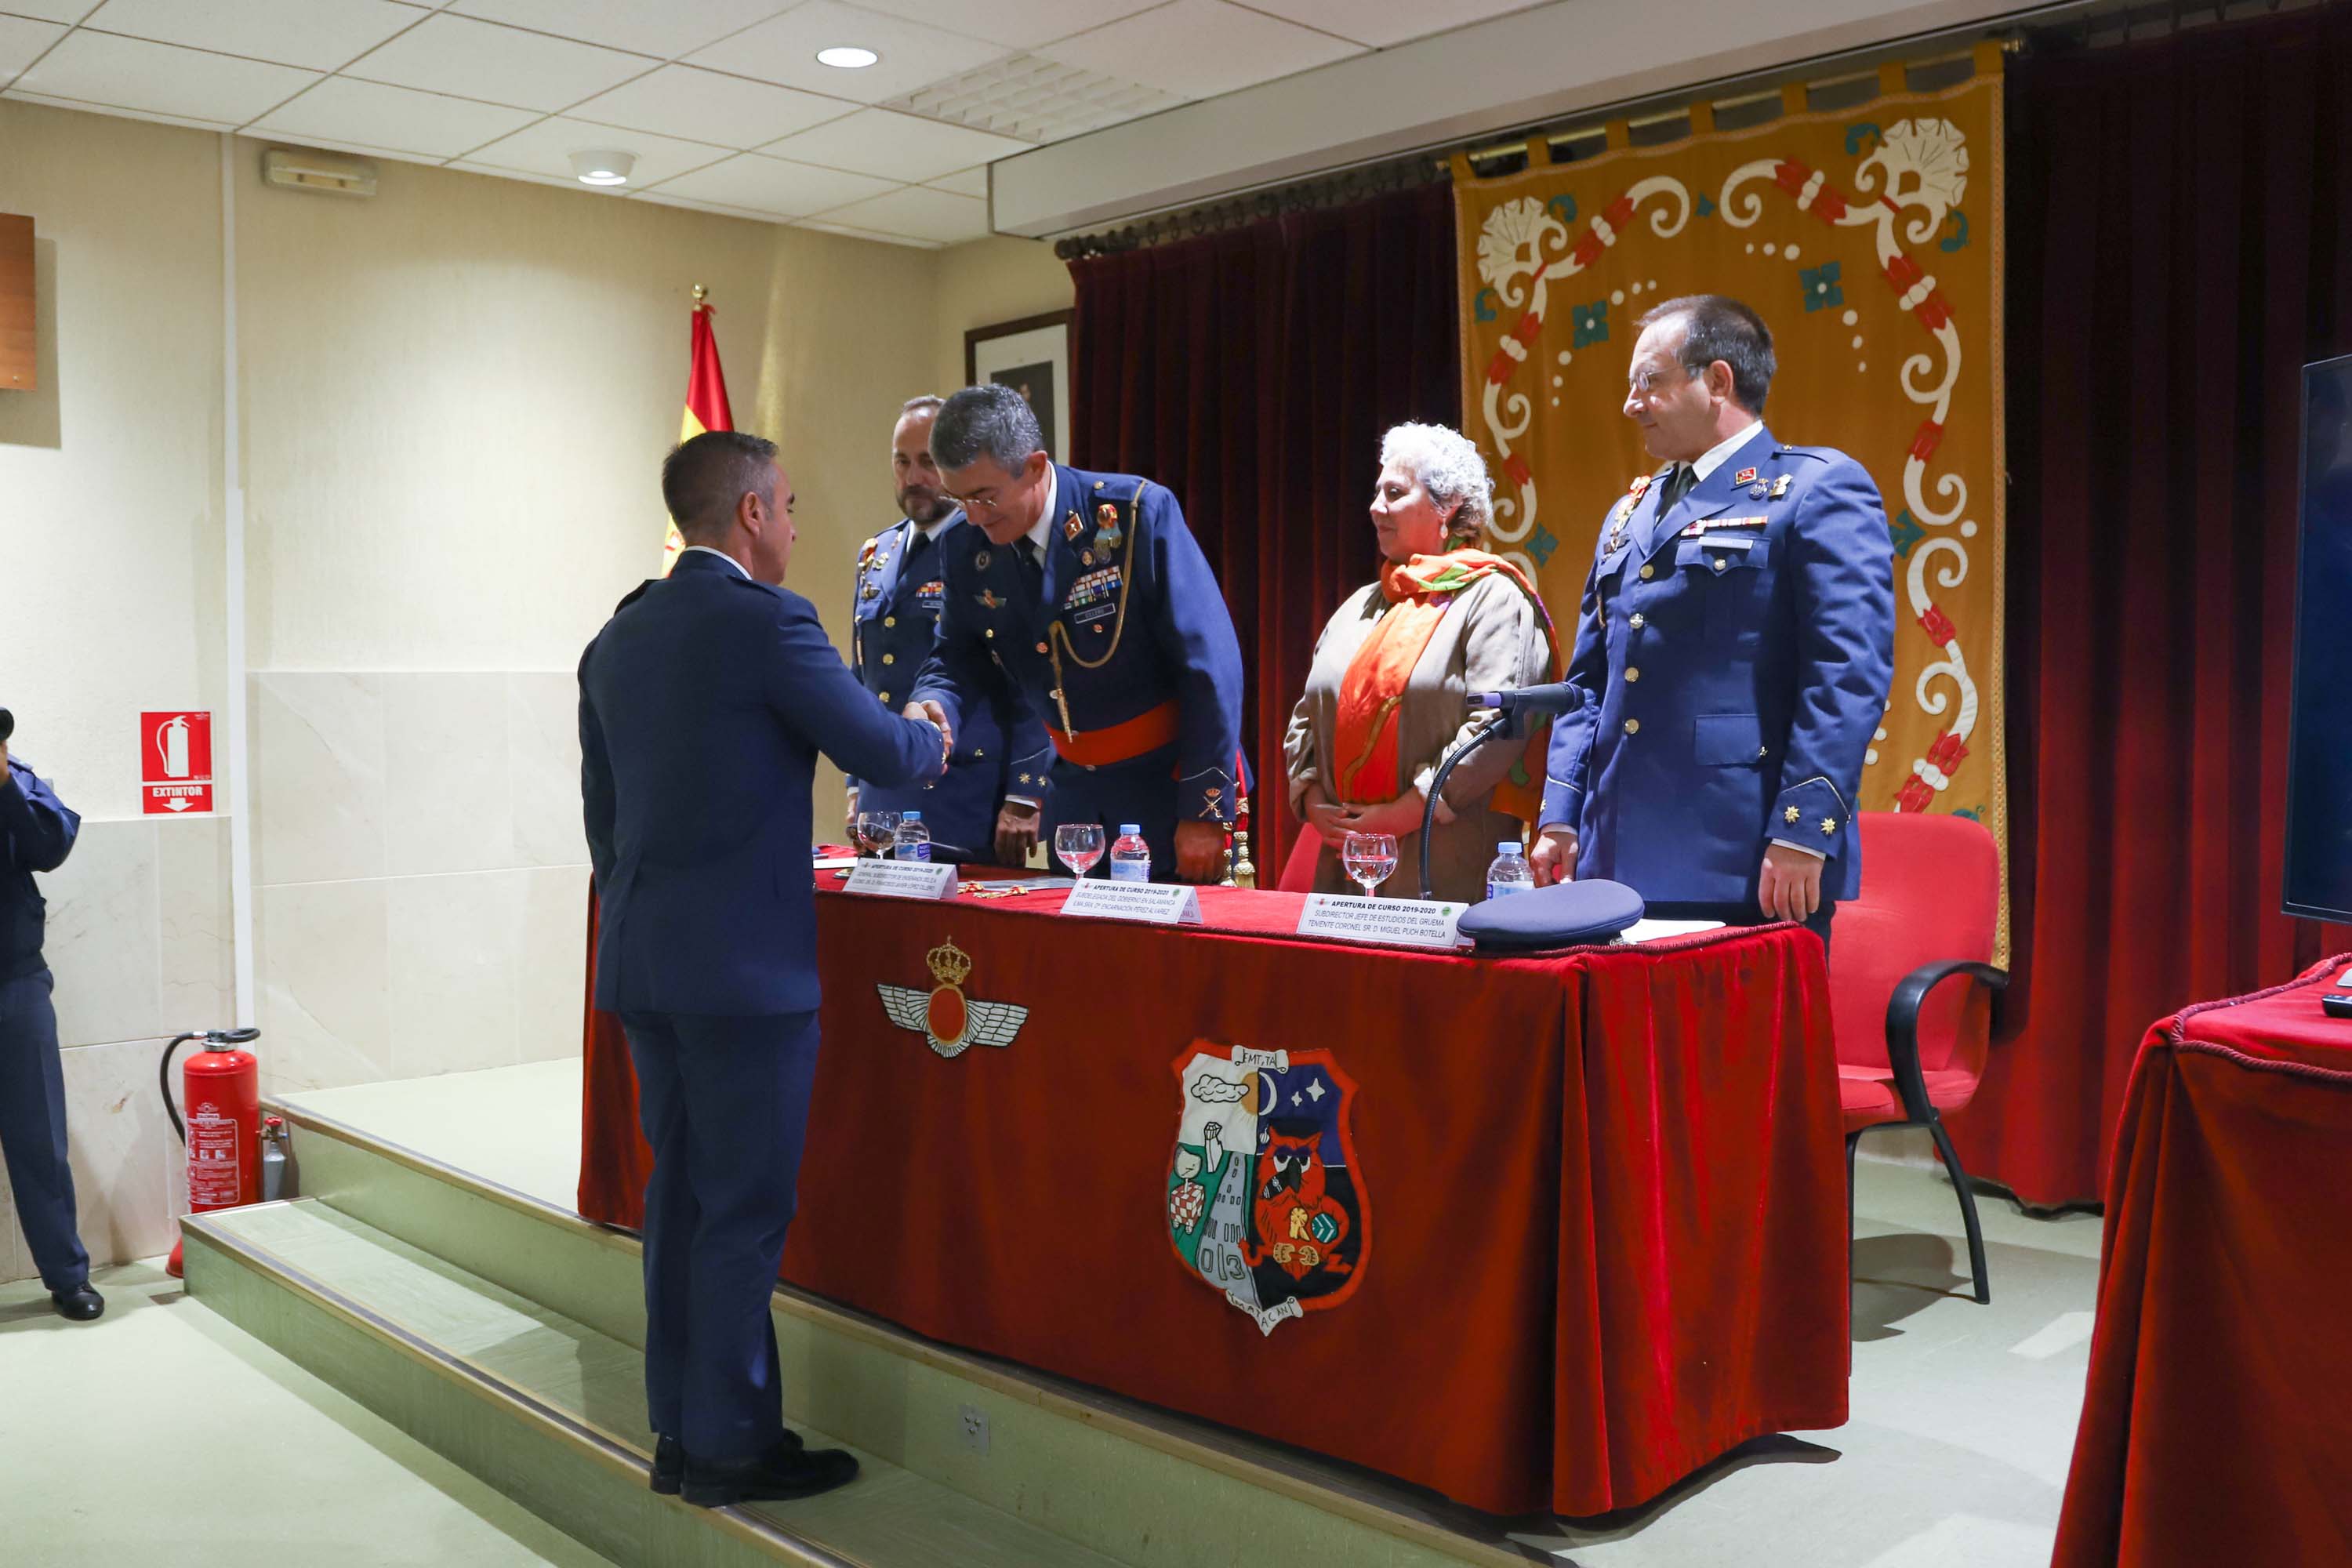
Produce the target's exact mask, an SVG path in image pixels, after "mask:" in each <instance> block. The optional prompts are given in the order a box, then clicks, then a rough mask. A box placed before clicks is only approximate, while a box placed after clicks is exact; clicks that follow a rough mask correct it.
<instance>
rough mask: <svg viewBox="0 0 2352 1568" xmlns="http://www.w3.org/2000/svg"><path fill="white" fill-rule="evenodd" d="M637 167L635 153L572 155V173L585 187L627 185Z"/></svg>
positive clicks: (608, 152)
mask: <svg viewBox="0 0 2352 1568" xmlns="http://www.w3.org/2000/svg"><path fill="white" fill-rule="evenodd" d="M636 166H637V155H636V154H635V153H622V152H618V151H614V150H609V149H608V150H606V151H604V152H601V153H572V174H573V175H574V176H575V177H576V178H577V179H578V180H579V181H580V183H581V184H583V185H625V184H628V183H629V171H630V170H632V169H634V168H635V167H636Z"/></svg>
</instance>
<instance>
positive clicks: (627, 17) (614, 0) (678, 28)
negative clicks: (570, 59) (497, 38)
mask: <svg viewBox="0 0 2352 1568" xmlns="http://www.w3.org/2000/svg"><path fill="white" fill-rule="evenodd" d="M791 4H792V0H688V3H686V4H680V3H679V0H456V3H455V4H453V5H450V7H449V9H450V10H451V11H453V12H456V13H458V14H459V15H462V16H478V17H480V18H481V19H482V20H484V21H486V22H509V23H511V24H513V25H514V26H518V27H531V28H535V29H537V30H538V31H540V32H542V33H553V34H554V35H555V36H556V37H562V38H578V39H581V40H582V41H583V42H586V43H591V44H604V45H606V46H608V47H613V48H615V49H635V51H636V52H637V53H639V54H641V55H658V56H660V57H661V58H663V59H666V60H667V59H675V58H677V57H678V56H680V55H685V54H691V53H693V52H694V51H695V50H696V49H698V48H700V47H703V46H704V45H705V44H709V43H715V42H717V41H718V40H719V39H720V38H723V37H726V36H727V35H728V34H730V33H732V32H735V31H737V30H738V29H739V28H742V27H748V26H751V24H752V23H754V22H759V21H764V20H766V19H767V18H768V17H770V16H774V15H775V14H776V13H777V12H779V11H782V10H784V9H785V8H786V7H787V6H789V5H791Z"/></svg>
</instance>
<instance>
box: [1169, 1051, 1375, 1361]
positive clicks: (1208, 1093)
mask: <svg viewBox="0 0 2352 1568" xmlns="http://www.w3.org/2000/svg"><path fill="white" fill-rule="evenodd" d="M1174 1066H1175V1072H1176V1080H1177V1083H1178V1085H1179V1091H1180V1093H1181V1097H1182V1107H1183V1108H1182V1110H1181V1115H1180V1117H1179V1120H1178V1123H1177V1131H1176V1149H1175V1152H1174V1153H1173V1154H1172V1155H1171V1157H1170V1160H1169V1165H1168V1234H1169V1239H1170V1240H1171V1242H1172V1243H1173V1244H1174V1246H1175V1248H1176V1256H1177V1258H1179V1259H1180V1260H1181V1262H1182V1264H1183V1266H1184V1267H1185V1268H1187V1269H1189V1270H1191V1271H1192V1275H1193V1277H1194V1278H1195V1279H1199V1280H1200V1281H1201V1283H1202V1284H1203V1285H1206V1286H1208V1287H1209V1288H1210V1289H1213V1290H1214V1291H1216V1292H1217V1293H1218V1294H1220V1295H1222V1296H1223V1297H1224V1299H1225V1300H1226V1301H1227V1302H1228V1303H1229V1304H1230V1305H1232V1306H1233V1307H1234V1308H1235V1309H1237V1310H1240V1311H1243V1312H1246V1313H1248V1314H1249V1316H1250V1318H1251V1320H1252V1321H1255V1323H1256V1324H1257V1326H1258V1331H1259V1332H1261V1333H1263V1334H1272V1333H1273V1332H1274V1331H1275V1329H1276V1326H1277V1325H1279V1324H1281V1323H1283V1322H1284V1321H1287V1320H1288V1319H1291V1318H1296V1317H1300V1316H1303V1315H1304V1314H1306V1313H1307V1312H1313V1311H1320V1310H1323V1309H1325V1308H1328V1307H1336V1306H1338V1305H1339V1303H1340V1302H1342V1301H1345V1300H1347V1299H1348V1298H1349V1296H1350V1295H1351V1294H1353V1293H1354V1291H1355V1289H1356V1283H1357V1281H1358V1280H1359V1279H1361V1278H1362V1277H1363V1269H1364V1257H1365V1252H1366V1249H1367V1246H1368V1243H1369V1241H1370V1231H1369V1228H1368V1219H1367V1215H1366V1213H1365V1206H1364V1190H1363V1185H1362V1182H1361V1179H1360V1173H1359V1172H1358V1170H1357V1168H1356V1151H1355V1135H1354V1131H1353V1129H1352V1126H1351V1118H1350V1115H1349V1112H1350V1110H1351V1109H1352V1107H1353V1106H1354V1103H1355V1095H1356V1085H1355V1083H1354V1081H1353V1080H1352V1079H1349V1077H1348V1076H1347V1074H1345V1073H1343V1072H1341V1071H1340V1070H1339V1067H1338V1065H1337V1064H1336V1063H1335V1062H1334V1061H1333V1060H1332V1054H1331V1053H1330V1052H1329V1051H1258V1050H1252V1049H1250V1048H1249V1047H1246V1046H1223V1047H1221V1046H1218V1045H1215V1044H1213V1042H1211V1041H1208V1040H1195V1041H1193V1042H1192V1048H1191V1049H1189V1050H1187V1051H1186V1052H1185V1053H1184V1054H1183V1055H1181V1056H1180V1057H1178V1058H1176V1061H1175V1064H1174Z"/></svg>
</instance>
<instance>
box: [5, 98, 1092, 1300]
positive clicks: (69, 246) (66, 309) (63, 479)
mask: <svg viewBox="0 0 2352 1568" xmlns="http://www.w3.org/2000/svg"><path fill="white" fill-rule="evenodd" d="M260 150H261V143H258V142H237V143H236V151H235V155H234V156H235V163H234V164H233V174H234V177H235V179H236V205H237V232H236V240H237V255H238V272H237V279H236V304H237V315H238V329H239V331H238V340H237V347H238V353H239V357H240V393H241V396H240V410H239V412H240V418H241V421H242V429H243V443H242V450H241V460H242V464H243V477H244V482H245V486H246V492H247V548H248V561H247V592H248V616H247V637H248V642H249V647H248V663H249V666H250V673H249V676H248V678H247V692H248V698H249V700H250V702H251V722H252V753H251V756H252V772H251V778H252V784H253V795H254V798H253V808H254V820H253V840H254V879H255V886H256V892H257V897H256V906H257V907H256V967H257V983H258V989H259V993H260V994H259V1012H260V1017H259V1022H260V1024H261V1026H262V1027H263V1029H264V1037H263V1039H262V1041H261V1042H260V1044H259V1046H258V1047H257V1050H258V1051H259V1054H260V1055H261V1057H262V1059H263V1062H264V1075H265V1076H264V1087H265V1089H289V1088H296V1087H303V1086H311V1085H326V1084H341V1083H351V1082H360V1081H366V1080H369V1079H381V1078H387V1077H412V1076H417V1075H420V1074H426V1073H437V1072H449V1071H460V1070H467V1069H472V1068H485V1067H492V1066H498V1065H501V1064H504V1063H509V1062H514V1061H519V1060H526V1059H531V1058H538V1057H543V1056H551V1055H560V1054H568V1053H571V1052H573V1051H576V1050H577V1049H578V1043H577V1031H578V1006H579V1000H578V998H579V984H580V961H581V952H580V945H581V937H582V918H583V911H584V903H585V898H586V868H585V864H584V861H585V854H584V851H583V846H582V843H581V835H580V826H579V804H578V753H577V750H576V741H575V739H574V731H573V720H572V703H573V693H572V675H571V672H572V666H573V664H574V662H575V661H576V659H577V658H578V656H579V651H580V648H581V647H582V646H583V644H584V643H585V642H586V641H587V639H588V637H590V636H592V635H593V632H594V631H595V629H596V627H597V626H599V625H601V624H602V623H603V621H604V617H605V616H607V615H609V614H610V612H611V608H612V605H613V604H614V601H615V600H616V599H618V598H619V596H620V595H622V594H623V593H625V591H626V590H627V589H628V588H629V587H630V586H632V585H633V584H635V583H636V582H637V581H638V580H639V579H640V578H641V577H643V576H644V575H645V574H646V573H647V572H649V571H650V570H652V569H653V567H654V566H655V564H656V562H657V560H658V555H659V544H660V538H661V515H660V498H659V493H658V488H657V481H656V467H657V464H658V462H659V459H660V457H661V454H662V453H663V452H664V451H665V450H666V449H667V447H668V445H669V443H671V442H672V441H674V440H675V439H676V438H677V423H678V416H679V410H680V400H681V397H682V395H683V392H684V384H685V373H686V343H687V320H688V319H687V307H688V289H689V288H690V287H691V286H692V285H693V284H695V283H703V284H706V285H708V286H709V289H710V290H711V296H712V299H713V301H714V302H715V303H716V304H717V305H718V307H719V314H718V317H717V321H716V327H717V331H718V336H719V350H720V354H721V357H722V359H723V361H724V362H725V364H726V368H727V372H728V376H729V384H730V390H731V391H732V393H733V401H734V408H735V414H736V418H737V421H738V423H739V424H740V426H743V427H744V428H747V429H751V430H756V431H758V432H760V433H761V434H764V435H767V436H771V437H775V438H776V439H778V440H779V441H780V442H781V443H782V447H783V453H784V457H785V459H786V467H787V468H788V470H789V471H790V473H791V475H792V477H793V483H794V488H795V489H796V490H797V492H798V495H799V500H800V506H799V513H798V522H799V527H800V542H799V545H798V548H797V550H796V552H795V557H794V568H793V576H792V585H793V586H794V587H795V588H797V589H799V590H800V591H802V592H803V593H805V594H807V595H809V596H810V597H811V598H813V599H814V601H815V602H816V604H817V605H818V608H819V610H820V612H821V613H822V614H823V615H824V619H825V623H826V625H827V626H828V627H829V628H830V629H831V630H832V631H833V632H834V633H835V638H836V641H838V640H840V638H841V637H842V636H843V634H844V632H845V627H846V624H847V613H848V602H849V563H851V562H852V561H853V560H854V558H855V554H856V546H857V544H858V542H860V541H862V540H863V539H865V538H866V536H867V535H868V534H870V533H872V532H873V531H875V530H876V529H877V528H879V527H881V526H882V525H884V524H886V523H887V522H888V521H891V520H892V518H893V517H895V515H896V512H895V509H894V507H893V504H892V500H891V493H890V476H889V469H888V440H887V432H888V430H889V428H890V425H891V422H892V419H893V416H895V414H896V411H897V408H898V405H899V403H900V402H902V401H903V400H904V399H905V398H907V397H908V396H911V395H914V394H916V393H918V392H924V391H930V390H934V389H937V388H941V387H948V386H952V385H953V384H956V383H958V382H960V381H961V362H962V341H963V339H962V334H963V330H964V328H965V326H966V325H970V324H979V323H983V322H988V321H1003V320H1006V319H1009V318H1011V317H1015V316H1020V315H1026V314H1034V313H1036V312H1038V311H1041V310H1055V309H1060V308H1063V307H1064V306H1066V304H1067V301H1068V284H1067V279H1066V273H1064V272H1063V270H1062V268H1061V266H1060V264H1059V263H1058V262H1055V261H1054V260H1053V258H1052V257H1051V255H1050V254H1049V253H1047V252H1046V251H1045V247H1037V246H1032V245H1029V244H1027V243H1025V242H1017V241H997V242H988V243H984V244H982V245H977V246H967V247H960V248H959V249H957V250H954V251H950V252H944V253H932V252H925V251H919V250H914V249H908V248H904V247H891V246H883V245H874V244H868V243H866V242H862V241H856V240H851V239H845V238H841V237H833V236H825V235H819V234H814V233H811V232H807V231H803V230H794V229H786V228H782V227H777V226H769V225H763V224H757V223H751V222H746V221H742V220H737V219H730V218H722V217H718V216H706V215H701V214H696V213H690V212H686V211H682V210H678V209H673V208H666V207H658V206H654V205H644V204H638V203H633V202H625V201H619V200H615V199H613V198H611V197H606V196H601V195H594V194H592V193H586V192H572V191H567V190H562V189H557V188H553V187H542V186H537V185H532V184H523V183H520V182H512V181H501V180H493V179H488V178H484V177H481V176H476V175H470V174H458V173H455V172H451V171H445V170H438V169H430V168H424V167H419V166H414V165H409V164H404V163H393V162H385V163H382V164H381V165H380V167H379V176H380V184H379V192H378V195H376V196H375V197H374V198H373V199H372V200H370V201H364V202H358V201H344V200H338V199H333V198H327V197H319V196H310V195H296V194H293V193H288V192H282V191H275V190H271V189H269V188H268V187H266V186H264V185H263V184H261V183H260V180H259V176H258V163H259V153H260ZM220 156H221V148H220V142H219V139H218V138H217V137H215V136H212V135H208V134H205V133H201V132H189V131H181V130H176V129H172V128H167V127H163V126H154V125H147V124H143V123H139V122H134V121H121V120H110V119H105V118H101V117H97V116H89V115H81V114H75V113H69V112H67V111H63V110H50V109H45V108H39V107H35V106H31V105H25V104H17V103H8V102H0V211H16V212H29V213H31V214H32V215H33V216H34V217H35V219H36V222H37V234H38V237H39V260H40V275H39V276H40V296H41V300H40V309H41V311H42V322H43V327H42V331H43V335H44V350H45V359H44V364H43V378H44V382H45V386H44V389H43V390H42V391H41V392H39V393H37V394H30V395H17V394H5V395H0V563H5V567H0V572H5V584H6V586H7V588H8V590H9V592H7V593H6V594H5V595H0V616H5V624H6V630H7V635H6V636H5V637H0V702H5V703H7V704H9V705H11V706H12V707H14V708H16V710H17V711H18V714H19V720H20V723H21V725H22V741H23V746H22V750H23V752H24V753H25V754H26V756H28V757H30V758H31V759H32V760H34V761H35V762H37V763H39V764H40V766H41V767H42V769H43V771H44V772H45V773H50V774H52V775H54V776H55V777H56V778H57V780H58V782H59V784H60V785H61V787H62V788H63V789H64V791H65V793H66V795H67V796H68V800H69V802H70V803H71V804H73V805H76V806H78V807H79V809H81V810H82V811H83V813H84V814H85V816H86V824H85V827H84V833H83V838H82V842H81V845H80V847H79V848H78V850H77V851H76V854H75V856H74V858H72V859H71V860H70V861H68V864H67V866H66V867H65V868H63V869H62V870H61V871H60V872H59V873H58V874H57V875H56V876H54V877H49V878H46V879H44V884H45V888H46V889H47V893H48V895H49V897H50V900H51V913H50V935H49V944H48V951H49V956H50V960H51V964H52V967H53V968H54V969H55V970H56V971H57V973H58V1017H59V1027H60V1033H61V1036H62V1037H63V1039H64V1042H65V1044H66V1045H67V1047H68V1050H67V1053H66V1056H67V1073H66V1076H67V1084H68V1102H69V1103H68V1119H69V1124H70V1134H71V1139H72V1142H73V1146H74V1161H75V1168H76V1177H77V1183H78V1185H79V1190H80V1197H81V1210H82V1221H83V1232H84V1236H85V1239H86V1240H87V1241H88V1242H89V1246H90V1249H91V1251H92V1253H93V1255H94V1256H97V1257H99V1258H126V1257H135V1256H143V1255H146V1254H150V1253H152V1252H155V1251H159V1250H161V1249H162V1248H163V1247H166V1246H168V1245H169V1240H170V1236H171V1226H170V1223H169V1220H170V1215H171V1214H172V1213H173V1212H174V1210H175V1197H176V1191H177V1187H176V1183H175V1179H174V1178H175V1176H176V1173H177V1171H178V1168H179V1157H178V1152H177V1147H176V1145H175V1144H174V1143H173V1141H172V1135H171V1132H170V1129H169V1126H168V1124H167V1123H166V1122H165V1121H164V1120H163V1115H162V1112H161V1110H159V1109H158V1108H157V1107H156V1105H155V1104H154V1099H155V1097H154V1092H153V1089H152V1082H153V1072H154V1062H155V1058H156V1055H157V1053H158V1051H159V1050H160V1049H161V1046H162V1037H163V1036H165V1035H168V1034H170V1033H172V1032H174V1031H176V1030H177V1029H179V1028H182V1027H186V1026H198V1025H204V1024H209V1023H216V1022H226V1021H228V1018H229V1011H230V1006H231V998H230V994H229V993H230V978H229V973H230V943H229V921H228V911H227V888H228V879H229V872H228V834H227V830H226V829H227V824H226V821H224V820H222V819H220V818H218V817H215V818H211V819H205V820H197V821H187V820H180V819H166V820H160V821H159V820H150V819H142V818H140V817H138V816H135V815H134V814H135V813H136V811H137V809H138V807H137V798H136V787H135V778H136V768H137V759H136V754H135V744H136V742H135V737H134V735H133V732H132V731H133V726H132V725H131V721H130V718H129V715H131V714H133V713H135V712H137V711H138V710H141V709H142V708H168V707H176V706H181V705H186V706H194V707H205V708H209V709H211V710H214V712H215V715H219V714H221V713H222V711H223V710H224V709H225V708H226V669H225V663H226V660H225V654H224V651H223V644H224V642H225V623H224V621H223V617H222V610H221V605H222V598H223V593H224V560H225V556H224V545H223V535H222V525H223V517H224V512H225V509H224V505H223V502H222V499H221V487H222V479H221V472H220V470H221V462H220V441H221V430H222V427H223V424H224V421H225V414H226V406H225V404H224V401H223V397H222V394H221V347H220V345H221V327H222V315H223V310H222V304H221V279H220V269H219V257H220V227H219V214H220V210H221V209H220V163H219V160H220ZM224 738H225V737H224ZM36 742H37V743H36ZM840 798H841V796H840V785H839V780H838V776H837V775H833V774H830V773H828V775H827V776H826V777H824V778H823V779H821V780H820V782H819V788H818V810H819V817H818V820H819V822H820V824H824V823H825V822H826V821H828V820H829V819H830V818H831V817H832V816H837V814H838V809H839V803H840ZM31 1272H32V1267H31V1262H30V1259H29V1258H28V1257H27V1256H26V1252H25V1250H24V1248H23V1246H22V1243H21V1239H20V1237H19V1236H18V1234H17V1228H16V1226H15V1224H14V1215H13V1211H12V1210H11V1209H9V1208H8V1206H7V1205H6V1204H5V1198H0V1280H5V1279H16V1278H20V1277H23V1276H25V1275H27V1274H29V1273H31Z"/></svg>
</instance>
